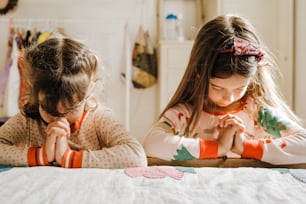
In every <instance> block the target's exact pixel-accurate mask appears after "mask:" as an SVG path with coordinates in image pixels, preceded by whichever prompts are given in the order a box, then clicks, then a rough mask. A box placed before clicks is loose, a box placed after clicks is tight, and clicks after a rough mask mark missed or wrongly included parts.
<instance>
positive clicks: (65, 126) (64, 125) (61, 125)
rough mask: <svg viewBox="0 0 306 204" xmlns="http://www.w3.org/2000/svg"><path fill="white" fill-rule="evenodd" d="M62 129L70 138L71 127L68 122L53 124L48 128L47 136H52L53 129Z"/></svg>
mask: <svg viewBox="0 0 306 204" xmlns="http://www.w3.org/2000/svg"><path fill="white" fill-rule="evenodd" d="M54 128H55V129H58V128H60V129H62V130H64V131H65V132H66V136H69V135H70V125H69V123H68V122H65V121H55V122H52V123H50V124H49V125H48V127H47V128H46V130H45V131H46V133H47V134H50V132H51V131H52V129H54Z"/></svg>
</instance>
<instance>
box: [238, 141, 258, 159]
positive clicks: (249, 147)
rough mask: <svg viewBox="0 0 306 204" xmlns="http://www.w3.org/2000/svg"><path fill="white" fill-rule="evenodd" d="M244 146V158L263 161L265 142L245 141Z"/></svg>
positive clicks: (242, 155)
mask: <svg viewBox="0 0 306 204" xmlns="http://www.w3.org/2000/svg"><path fill="white" fill-rule="evenodd" d="M243 146H244V148H243V152H242V154H241V157H242V158H252V159H257V160H261V159H262V155H263V142H262V141H261V140H245V141H244V145H243Z"/></svg>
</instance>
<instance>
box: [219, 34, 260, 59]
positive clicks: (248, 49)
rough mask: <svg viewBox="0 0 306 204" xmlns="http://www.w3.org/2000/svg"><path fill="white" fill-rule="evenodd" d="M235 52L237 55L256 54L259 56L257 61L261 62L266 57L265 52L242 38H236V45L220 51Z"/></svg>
mask: <svg viewBox="0 0 306 204" xmlns="http://www.w3.org/2000/svg"><path fill="white" fill-rule="evenodd" d="M228 52H233V53H234V55H235V56H242V55H254V56H257V61H258V62H260V61H261V60H262V59H263V57H264V52H263V51H262V50H261V49H260V48H258V47H256V46H255V45H254V44H253V43H252V42H250V41H247V40H244V39H242V38H238V37H235V38H234V47H233V48H230V49H226V50H222V51H221V52H220V53H228Z"/></svg>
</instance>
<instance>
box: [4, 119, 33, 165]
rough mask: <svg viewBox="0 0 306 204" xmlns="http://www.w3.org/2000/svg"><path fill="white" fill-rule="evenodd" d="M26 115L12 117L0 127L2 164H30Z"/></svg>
mask: <svg viewBox="0 0 306 204" xmlns="http://www.w3.org/2000/svg"><path fill="white" fill-rule="evenodd" d="M27 133H28V131H27V128H26V120H25V117H24V116H22V115H21V114H17V115H16V116H14V117H12V118H10V119H9V120H8V121H7V122H5V124H3V125H2V126H1V127H0V164H1V165H8V166H28V150H29V146H28V142H29V140H30V139H29V137H27Z"/></svg>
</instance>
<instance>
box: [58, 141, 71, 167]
mask: <svg viewBox="0 0 306 204" xmlns="http://www.w3.org/2000/svg"><path fill="white" fill-rule="evenodd" d="M67 148H69V146H68V142H67V137H57V140H56V147H55V161H56V163H57V164H58V165H62V159H63V156H64V153H65V151H66V149H67Z"/></svg>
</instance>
